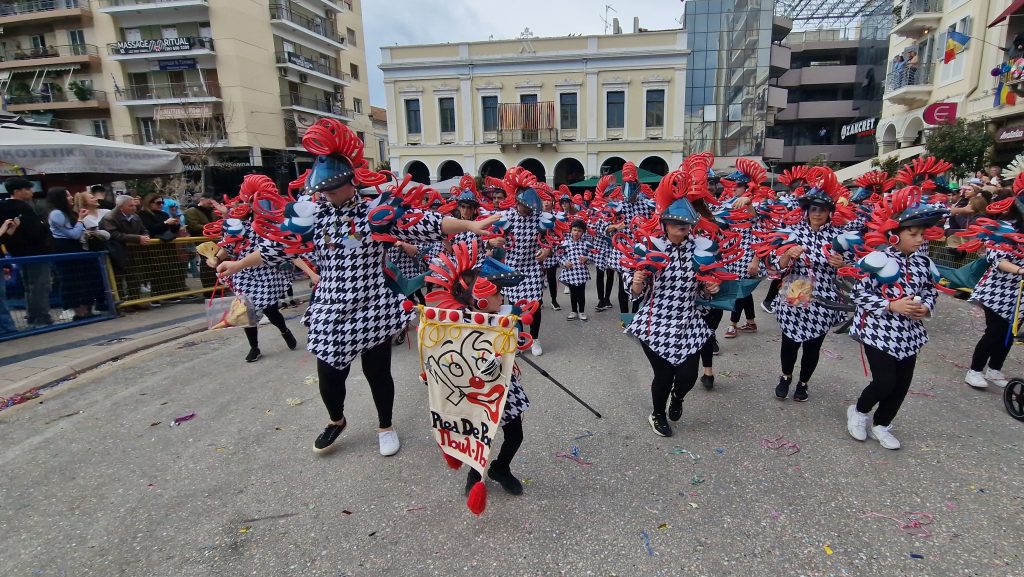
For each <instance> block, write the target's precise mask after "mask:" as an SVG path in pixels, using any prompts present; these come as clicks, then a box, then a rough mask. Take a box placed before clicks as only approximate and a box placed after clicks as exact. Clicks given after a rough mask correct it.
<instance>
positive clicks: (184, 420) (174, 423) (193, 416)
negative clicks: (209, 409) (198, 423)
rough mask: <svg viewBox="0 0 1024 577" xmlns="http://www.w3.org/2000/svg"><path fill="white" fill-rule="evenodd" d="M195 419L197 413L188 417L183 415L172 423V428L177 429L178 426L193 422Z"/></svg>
mask: <svg viewBox="0 0 1024 577" xmlns="http://www.w3.org/2000/svg"><path fill="white" fill-rule="evenodd" d="M194 418H196V414H195V413H189V414H187V415H182V416H180V417H178V418H176V419H174V420H173V421H171V426H172V427H177V426H178V425H180V424H182V423H186V422H188V421H191V420H192V419H194Z"/></svg>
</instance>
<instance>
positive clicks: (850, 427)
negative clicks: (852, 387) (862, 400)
mask: <svg viewBox="0 0 1024 577" xmlns="http://www.w3.org/2000/svg"><path fill="white" fill-rule="evenodd" d="M868 416H869V415H866V414H864V413H862V412H860V411H858V410H857V405H850V406H849V407H846V430H847V431H850V436H851V437H853V438H854V439H857V440H858V441H864V440H867V438H868V431H867V428H868Z"/></svg>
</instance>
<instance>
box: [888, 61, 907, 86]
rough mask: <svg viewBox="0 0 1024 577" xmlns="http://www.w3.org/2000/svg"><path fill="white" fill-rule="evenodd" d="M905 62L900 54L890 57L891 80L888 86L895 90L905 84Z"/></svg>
mask: <svg viewBox="0 0 1024 577" xmlns="http://www.w3.org/2000/svg"><path fill="white" fill-rule="evenodd" d="M905 64H906V63H905V62H904V60H903V55H902V54H897V55H896V56H895V57H893V59H892V80H891V81H890V86H889V88H890V89H892V90H896V89H897V88H902V87H903V85H904V84H906V83H907V82H906V80H907V79H906V72H904V66H905Z"/></svg>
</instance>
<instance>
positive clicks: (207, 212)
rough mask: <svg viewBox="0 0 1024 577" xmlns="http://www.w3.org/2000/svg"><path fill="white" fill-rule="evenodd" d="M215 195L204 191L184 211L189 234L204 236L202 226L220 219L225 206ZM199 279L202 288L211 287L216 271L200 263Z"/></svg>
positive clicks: (215, 277) (225, 209) (225, 210)
mask: <svg viewBox="0 0 1024 577" xmlns="http://www.w3.org/2000/svg"><path fill="white" fill-rule="evenodd" d="M217 196H218V195H217V194H215V193H212V192H204V193H203V195H202V196H201V197H200V198H199V202H198V203H197V204H196V206H193V207H192V208H190V209H188V210H186V211H185V228H186V229H188V235H189V236H205V235H204V234H203V227H205V226H206V225H207V224H209V223H211V222H214V221H216V220H218V219H220V218H221V217H222V216H223V215H224V214H225V213H226V212H227V208H225V207H224V205H222V204H220V203H219V202H217V200H216V197H217ZM199 281H200V282H201V283H202V284H203V288H211V287H213V286H214V285H215V284H217V273H216V272H215V271H214V270H213V269H211V268H210V267H208V266H202V263H200V267H199Z"/></svg>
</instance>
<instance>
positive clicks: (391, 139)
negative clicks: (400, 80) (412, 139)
mask: <svg viewBox="0 0 1024 577" xmlns="http://www.w3.org/2000/svg"><path fill="white" fill-rule="evenodd" d="M384 97H385V98H387V107H388V108H387V110H388V146H397V145H398V120H399V118H403V119H404V117H402V116H401V115H404V114H405V111H404V110H399V109H398V102H397V100H398V99H397V98H395V83H394V82H393V81H391V82H385V83H384ZM393 158H396V157H393ZM391 168H392V169H394V170H398V168H397V167H396V166H395V165H394V164H392V165H391Z"/></svg>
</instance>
